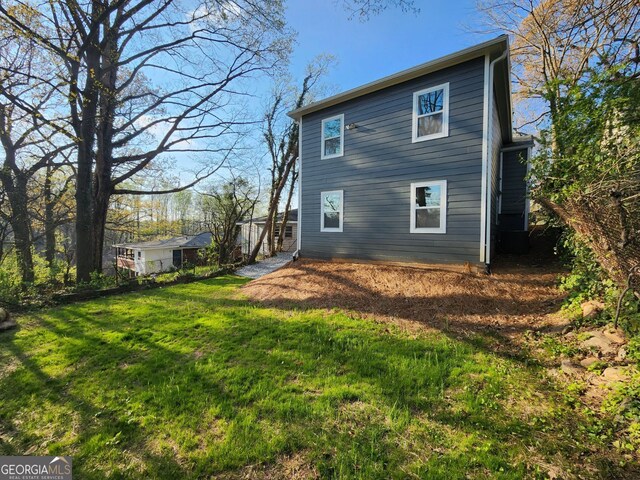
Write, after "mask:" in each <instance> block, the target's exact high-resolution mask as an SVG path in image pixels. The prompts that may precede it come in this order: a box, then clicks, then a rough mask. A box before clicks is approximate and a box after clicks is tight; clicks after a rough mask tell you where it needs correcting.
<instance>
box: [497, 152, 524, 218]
mask: <svg viewBox="0 0 640 480" xmlns="http://www.w3.org/2000/svg"><path fill="white" fill-rule="evenodd" d="M527 154H528V150H527V149H526V148H524V149H522V150H511V151H507V152H504V153H503V154H502V211H501V215H500V224H501V225H500V227H501V229H503V230H524V229H526V227H525V225H524V214H525V209H526V203H527V201H528V200H527V184H526V180H525V178H526V176H527Z"/></svg>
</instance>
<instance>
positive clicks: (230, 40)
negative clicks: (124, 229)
mask: <svg viewBox="0 0 640 480" xmlns="http://www.w3.org/2000/svg"><path fill="white" fill-rule="evenodd" d="M11 3H15V4H22V2H19V1H18V0H15V1H14V2H11ZM36 11H37V12H38V17H37V18H38V23H39V25H41V26H42V27H41V28H38V29H35V28H32V27H31V26H30V25H28V24H27V23H26V22H24V21H23V19H22V18H21V17H20V15H18V14H17V13H15V12H14V11H12V10H11V9H10V8H9V7H8V6H5V4H0V19H3V20H5V21H7V22H8V23H9V24H11V25H12V27H13V28H14V29H16V30H18V31H19V32H20V33H21V34H22V35H24V36H26V37H29V38H32V39H34V40H35V41H36V42H37V43H38V44H39V46H40V47H41V48H44V49H46V50H47V51H48V52H50V53H51V54H53V55H55V56H56V57H57V59H58V63H59V66H60V76H61V77H62V78H66V79H67V84H66V87H67V92H66V93H67V98H68V105H67V108H68V111H69V114H70V122H69V124H70V125H71V129H70V131H69V132H68V133H69V135H70V136H72V137H73V138H75V139H76V140H77V158H76V161H75V164H76V168H77V179H76V193H75V197H76V237H77V249H78V250H77V276H78V280H79V281H86V280H88V279H89V275H90V273H91V272H92V271H100V270H101V268H102V248H103V239H104V229H105V224H106V220H107V211H108V208H109V199H110V197H111V196H112V195H113V194H124V193H126V194H131V195H144V194H147V193H149V192H148V191H140V190H135V189H129V188H127V187H124V186H123V185H124V183H125V182H126V181H127V180H130V179H132V178H133V177H135V176H137V175H144V173H145V170H146V169H147V168H148V167H149V166H150V164H151V163H152V162H154V161H155V160H158V159H160V158H163V157H165V156H166V155H167V154H174V155H183V156H185V155H189V157H190V159H191V161H197V160H198V158H199V159H200V160H201V163H200V167H199V168H197V169H196V172H195V174H194V178H193V180H191V181H186V182H184V183H183V184H181V185H178V186H174V187H173V188H170V189H164V190H156V191H154V193H169V192H176V191H179V190H182V189H185V188H188V187H190V186H193V185H194V184H196V183H198V182H199V181H201V180H203V179H204V178H208V177H209V176H210V175H211V174H212V173H213V172H215V171H216V170H217V168H218V167H219V166H220V164H221V162H223V161H224V159H225V158H226V154H227V152H228V151H229V149H230V148H231V147H232V146H233V141H232V138H233V136H234V135H235V134H236V130H237V128H238V127H240V126H242V125H244V124H245V123H246V121H245V120H244V119H243V118H242V117H240V116H239V115H238V111H239V110H238V109H236V108H235V106H234V104H233V100H234V98H236V97H237V95H238V93H239V92H238V90H236V89H237V88H242V82H241V80H242V79H243V78H245V77H249V76H251V75H252V74H254V73H256V72H259V71H264V70H271V69H273V68H274V67H275V66H276V65H277V64H278V62H279V61H280V60H281V59H282V58H283V55H286V54H287V53H288V50H289V36H288V35H287V34H286V31H285V27H284V22H283V20H282V5H281V3H280V2H279V1H277V0H269V1H266V2H260V3H257V2H253V1H252V0H239V1H236V2H226V1H216V0H200V1H196V2H189V1H186V0H162V1H159V2H158V1H152V0H116V1H113V2H107V1H106V0H92V1H88V2H84V3H77V2H43V5H41V6H39V8H37V9H36ZM13 100H14V102H15V103H16V105H18V106H19V107H20V108H22V109H24V110H25V111H27V112H31V113H32V112H33V111H34V108H33V105H28V104H25V103H24V102H21V101H20V99H17V98H13Z"/></svg>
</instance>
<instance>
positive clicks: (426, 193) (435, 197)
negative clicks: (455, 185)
mask: <svg viewBox="0 0 640 480" xmlns="http://www.w3.org/2000/svg"><path fill="white" fill-rule="evenodd" d="M410 232H411V233H446V232H447V181H446V180H438V181H433V182H420V183H412V184H411V229H410Z"/></svg>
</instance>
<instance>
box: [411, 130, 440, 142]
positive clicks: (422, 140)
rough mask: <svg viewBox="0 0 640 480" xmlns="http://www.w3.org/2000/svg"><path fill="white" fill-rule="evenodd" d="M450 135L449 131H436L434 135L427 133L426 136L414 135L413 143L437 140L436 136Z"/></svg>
mask: <svg viewBox="0 0 640 480" xmlns="http://www.w3.org/2000/svg"><path fill="white" fill-rule="evenodd" d="M448 136H449V132H442V133H434V134H433V135H425V136H424V137H413V138H412V139H411V143H418V142H425V141H427V140H435V139H436V138H445V137H448Z"/></svg>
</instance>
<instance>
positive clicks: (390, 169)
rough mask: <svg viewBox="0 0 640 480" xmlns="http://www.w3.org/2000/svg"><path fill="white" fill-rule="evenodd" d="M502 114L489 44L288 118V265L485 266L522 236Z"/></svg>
mask: <svg viewBox="0 0 640 480" xmlns="http://www.w3.org/2000/svg"><path fill="white" fill-rule="evenodd" d="M511 108H512V107H511V90H510V64H509V45H508V38H507V37H506V36H501V37H498V38H496V39H494V40H491V41H488V42H485V43H482V44H479V45H476V46H473V47H471V48H467V49H465V50H462V51H459V52H456V53H453V54H451V55H447V56H445V57H442V58H439V59H437V60H433V61H430V62H427V63H424V64H422V65H418V66H417V67H414V68H411V69H409V70H405V71H402V72H399V73H397V74H395V75H391V76H388V77H385V78H383V79H380V80H378V81H375V82H372V83H369V84H366V85H363V86H361V87H358V88H355V89H352V90H349V91H346V92H344V93H340V94H338V95H335V96H332V97H329V98H326V99H324V100H321V101H318V102H315V103H312V104H309V105H307V106H304V107H302V108H299V109H297V110H294V111H292V112H290V113H289V115H290V116H291V117H292V118H293V119H295V120H297V121H298V123H299V126H300V152H299V158H300V179H299V192H298V196H299V199H298V232H297V234H298V254H299V255H300V256H301V257H310V258H326V259H338V258H345V259H347V258H348V259H367V260H379V261H395V262H430V263H464V262H469V263H470V264H473V265H478V266H480V267H488V266H489V265H490V263H491V259H492V258H493V257H494V253H495V249H496V245H497V243H498V240H499V237H502V240H503V243H504V242H506V243H508V242H510V241H512V239H513V238H517V237H518V235H513V232H516V233H518V232H520V233H524V232H526V231H527V228H528V200H527V185H526V181H525V176H526V173H527V162H528V157H529V151H530V148H531V140H530V139H529V138H528V137H527V138H516V137H515V136H514V134H513V132H512V118H511V117H512V110H511ZM520 237H523V235H520ZM524 238H525V239H526V234H525V235H524ZM505 247H507V248H508V247H509V245H505Z"/></svg>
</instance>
